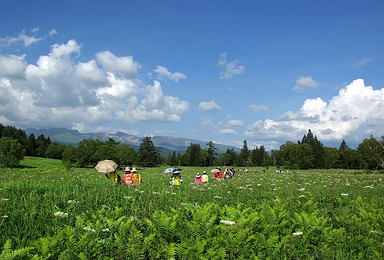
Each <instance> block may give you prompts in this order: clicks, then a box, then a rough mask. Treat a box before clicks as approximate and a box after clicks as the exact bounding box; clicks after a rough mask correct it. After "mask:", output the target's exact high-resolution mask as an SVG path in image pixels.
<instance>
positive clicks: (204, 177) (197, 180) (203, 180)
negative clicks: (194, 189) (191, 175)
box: [195, 171, 208, 183]
mask: <svg viewBox="0 0 384 260" xmlns="http://www.w3.org/2000/svg"><path fill="white" fill-rule="evenodd" d="M195 183H208V175H207V173H206V172H205V171H203V174H201V175H200V173H199V172H198V173H197V174H196V176H195Z"/></svg>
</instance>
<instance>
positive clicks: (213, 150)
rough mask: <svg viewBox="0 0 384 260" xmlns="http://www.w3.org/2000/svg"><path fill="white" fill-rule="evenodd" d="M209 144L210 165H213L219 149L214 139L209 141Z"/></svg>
mask: <svg viewBox="0 0 384 260" xmlns="http://www.w3.org/2000/svg"><path fill="white" fill-rule="evenodd" d="M207 145H208V150H207V151H208V162H209V166H212V165H213V163H214V161H215V160H216V158H217V151H216V147H215V144H214V143H213V142H212V141H209V142H208V143H207Z"/></svg>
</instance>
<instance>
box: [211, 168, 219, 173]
mask: <svg viewBox="0 0 384 260" xmlns="http://www.w3.org/2000/svg"><path fill="white" fill-rule="evenodd" d="M211 172H212V173H216V172H220V170H219V169H213V170H211Z"/></svg>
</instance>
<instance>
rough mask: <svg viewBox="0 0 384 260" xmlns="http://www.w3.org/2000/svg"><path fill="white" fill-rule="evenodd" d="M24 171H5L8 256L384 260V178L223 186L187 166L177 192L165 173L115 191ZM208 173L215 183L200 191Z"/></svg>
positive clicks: (288, 176)
mask: <svg viewBox="0 0 384 260" xmlns="http://www.w3.org/2000/svg"><path fill="white" fill-rule="evenodd" d="M21 164H22V166H21V167H20V168H16V169H4V168H2V169H0V230H1V233H0V247H1V248H0V252H1V257H0V258H1V259H14V258H16V259H383V258H384V182H383V180H384V174H383V173H382V172H375V171H369V172H368V171H348V170H305V171H300V170H296V171H289V172H288V173H287V172H286V171H285V172H284V173H276V172H275V170H276V169H275V168H269V169H266V171H265V173H264V172H263V168H249V172H248V173H245V172H242V174H239V173H240V172H239V171H237V173H238V174H237V176H236V178H234V179H229V180H223V181H220V182H217V181H215V180H214V178H213V174H212V173H210V170H211V169H212V168H209V167H206V168H202V167H184V168H182V169H183V171H184V172H183V173H182V177H183V181H184V182H183V184H182V186H179V187H173V186H170V185H169V178H170V175H169V174H164V173H162V171H163V170H164V169H165V168H167V166H164V167H157V168H138V170H139V173H140V174H141V176H142V180H143V182H142V184H141V185H139V186H125V185H118V186H114V187H111V186H110V185H109V184H108V180H107V178H106V177H105V176H104V175H103V174H100V173H97V172H96V171H95V170H94V169H93V168H82V169H80V168H71V169H67V168H65V167H64V166H63V164H62V163H61V161H59V160H51V159H43V158H34V157H25V159H24V160H23V161H22V163H21ZM203 170H205V171H207V172H209V178H210V180H209V184H207V185H202V184H194V176H195V174H196V173H197V172H200V173H201V172H202V171H203ZM119 173H120V175H122V174H123V172H122V171H120V172H119ZM12 257H14V258H12Z"/></svg>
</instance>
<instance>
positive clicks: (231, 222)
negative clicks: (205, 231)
mask: <svg viewBox="0 0 384 260" xmlns="http://www.w3.org/2000/svg"><path fill="white" fill-rule="evenodd" d="M220 223H221V224H224V225H228V226H232V225H235V221H230V220H220Z"/></svg>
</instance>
